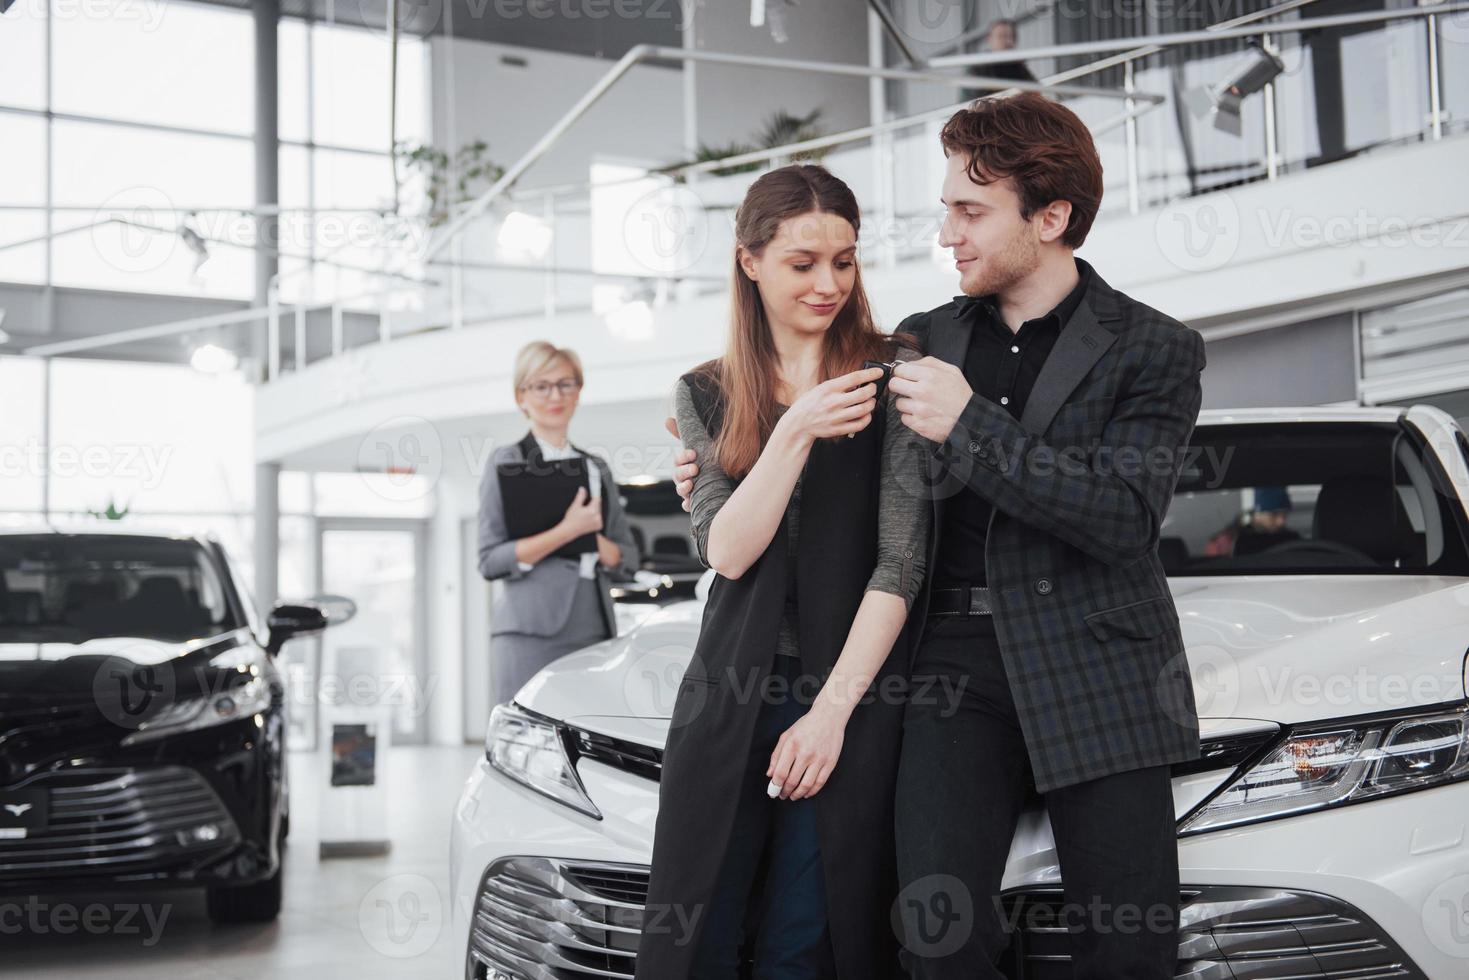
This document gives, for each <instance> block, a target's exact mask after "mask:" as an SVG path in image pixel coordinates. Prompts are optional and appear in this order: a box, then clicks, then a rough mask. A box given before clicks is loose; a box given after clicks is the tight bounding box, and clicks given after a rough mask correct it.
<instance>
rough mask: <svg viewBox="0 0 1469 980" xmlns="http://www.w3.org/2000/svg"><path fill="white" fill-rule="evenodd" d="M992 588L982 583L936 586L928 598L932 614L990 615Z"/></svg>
mask: <svg viewBox="0 0 1469 980" xmlns="http://www.w3.org/2000/svg"><path fill="white" fill-rule="evenodd" d="M994 611H995V610H994V606H992V605H990V590H989V589H987V588H985V587H984V586H982V585H976V586H966V587H957V588H956V587H937V586H936V587H935V588H934V590H933V593H932V594H931V595H930V596H929V599H928V614H929V615H930V616H990V615H993V614H994Z"/></svg>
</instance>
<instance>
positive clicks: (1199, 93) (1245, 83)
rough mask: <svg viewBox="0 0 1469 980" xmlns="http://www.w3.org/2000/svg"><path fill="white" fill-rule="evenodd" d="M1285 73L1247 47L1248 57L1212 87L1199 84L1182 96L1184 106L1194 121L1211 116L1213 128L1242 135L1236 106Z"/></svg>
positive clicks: (1260, 52) (1272, 58)
mask: <svg viewBox="0 0 1469 980" xmlns="http://www.w3.org/2000/svg"><path fill="white" fill-rule="evenodd" d="M1284 70H1285V65H1284V63H1282V62H1281V60H1280V59H1279V58H1278V57H1276V56H1275V55H1273V54H1271V53H1270V52H1269V51H1266V50H1265V49H1264V48H1262V47H1259V46H1258V45H1254V44H1252V45H1251V46H1250V53H1249V57H1248V58H1247V59H1245V60H1244V61H1242V62H1240V63H1239V64H1238V65H1237V66H1236V67H1235V68H1234V70H1233V71H1231V72H1230V73H1229V75H1228V76H1227V77H1226V78H1225V79H1224V81H1222V82H1219V83H1218V84H1216V85H1200V86H1198V87H1197V88H1191V89H1189V90H1188V91H1187V92H1185V93H1184V96H1183V101H1184V104H1185V105H1187V106H1188V107H1189V110H1190V111H1191V112H1192V113H1193V114H1194V115H1195V116H1196V117H1198V118H1200V119H1203V118H1205V117H1206V116H1209V115H1211V114H1212V115H1213V117H1214V127H1215V128H1216V129H1221V130H1223V131H1224V132H1226V133H1229V134H1230V135H1232V136H1239V135H1241V134H1242V133H1243V131H1244V127H1243V125H1242V122H1241V119H1240V107H1241V106H1242V105H1243V104H1244V100H1245V99H1246V98H1248V97H1249V96H1251V95H1254V94H1255V93H1256V92H1258V91H1260V90H1261V89H1262V88H1264V87H1265V86H1266V85H1268V84H1270V82H1271V81H1272V80H1273V79H1274V78H1275V76H1276V75H1279V74H1280V73H1281V72H1282V71H1284Z"/></svg>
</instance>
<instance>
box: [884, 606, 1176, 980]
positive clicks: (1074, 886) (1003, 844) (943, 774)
mask: <svg viewBox="0 0 1469 980" xmlns="http://www.w3.org/2000/svg"><path fill="white" fill-rule="evenodd" d="M912 673H913V682H914V683H913V688H912V689H913V691H914V692H915V696H914V697H913V698H912V699H911V700H910V702H909V704H908V707H907V709H906V712H905V715H904V719H903V755H902V761H901V763H900V765H899V769H898V799H897V846H898V877H899V883H900V885H901V886H902V887H903V889H904V891H903V892H902V894H901V896H900V906H901V908H900V912H901V913H902V922H903V928H902V932H903V933H904V935H903V937H902V939H903V946H904V948H903V949H902V951H901V952H900V954H899V955H900V958H901V960H902V963H903V968H904V970H905V971H906V973H907V974H908V976H909V977H912V978H914V980H930V978H950V977H955V978H957V977H963V978H965V980H979V978H986V977H989V978H999V977H1001V976H1003V975H1002V974H1001V973H1000V972H999V970H998V969H997V968H996V967H995V965H994V964H995V963H996V962H997V961H998V960H999V958H1000V956H1001V954H1002V953H1003V952H1004V951H1005V948H1006V946H1007V945H1008V943H1009V936H1008V935H1007V932H1006V928H1005V924H1006V920H1005V919H1004V918H1002V914H1001V912H1002V910H1001V909H1000V908H999V907H998V905H997V903H996V899H995V896H998V895H999V893H1000V883H1001V878H1002V877H1003V875H1004V872H1005V862H1006V858H1007V856H1008V855H1009V852H1010V842H1011V838H1012V837H1013V836H1014V833H1015V826H1016V822H1017V820H1018V819H1019V815H1020V811H1021V808H1022V806H1023V805H1024V803H1025V800H1026V796H1027V795H1029V793H1033V792H1034V790H1033V789H1031V788H1030V787H1033V786H1034V782H1033V779H1032V776H1031V772H1030V763H1029V760H1028V757H1027V756H1026V751H1025V740H1024V738H1023V736H1022V734H1021V730H1020V722H1019V719H1018V717H1017V715H1016V711H1015V702H1014V700H1013V699H1012V697H1011V695H1010V684H1009V681H1008V679H1007V678H1006V675H1005V666H1004V662H1003V661H1002V660H1001V658H1000V649H999V645H998V641H997V639H996V636H995V625H994V619H993V617H990V616H970V617H966V616H948V617H941V618H940V617H934V618H930V619H929V620H928V622H927V624H926V630H925V633H924V637H923V640H922V642H921V643H920V645H919V649H918V653H917V656H916V657H915V660H914V664H913V672H912ZM927 678H934V679H935V681H933V682H928V681H926V679H927ZM940 678H947V683H948V684H949V685H951V686H949V687H947V688H945V687H943V686H942V684H941V683H939V682H938V679H940ZM925 682H927V683H929V685H930V686H929V688H928V689H929V690H930V691H943V690H949V691H953V690H955V689H956V688H957V687H958V685H959V684H960V683H961V682H962V683H963V685H964V686H963V688H962V695H961V696H960V697H959V698H958V699H957V710H955V706H954V704H953V703H952V702H953V701H954V699H953V698H952V697H940V696H931V697H928V698H923V699H920V698H918V697H917V696H916V695H917V692H920V691H922V690H923V689H924V684H925ZM1045 804H1046V809H1047V811H1048V812H1049V815H1050V819H1051V827H1052V829H1053V831H1054V832H1055V840H1056V854H1057V857H1058V858H1059V860H1060V864H1061V872H1062V877H1063V885H1064V891H1065V906H1064V907H1063V915H1064V918H1063V919H1062V920H1061V924H1063V925H1065V926H1066V927H1067V928H1068V932H1069V939H1070V951H1071V955H1072V962H1073V969H1074V974H1073V975H1074V976H1075V977H1076V980H1120V978H1124V977H1125V978H1127V980H1171V978H1172V977H1173V974H1174V969H1175V966H1176V963H1177V956H1178V939H1177V921H1178V841H1177V837H1176V835H1175V827H1174V814H1173V794H1172V789H1171V780H1170V777H1169V767H1167V766H1156V767H1153V768H1149V769H1139V770H1135V771H1132V772H1125V773H1119V774H1116V775H1111V776H1104V777H1101V778H1099V779H1095V780H1091V781H1089V782H1085V783H1080V784H1076V785H1072V786H1066V787H1063V788H1061V789H1057V790H1053V791H1051V792H1049V793H1047V794H1045Z"/></svg>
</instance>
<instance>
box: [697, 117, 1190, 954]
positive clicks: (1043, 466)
mask: <svg viewBox="0 0 1469 980" xmlns="http://www.w3.org/2000/svg"><path fill="white" fill-rule="evenodd" d="M940 138H941V141H942V143H943V146H944V152H945V155H946V157H947V161H948V162H947V168H946V173H945V178H944V186H943V192H942V203H943V205H944V208H945V211H946V216H945V220H944V225H943V229H942V231H941V233H940V244H941V245H943V246H944V247H946V248H949V249H951V250H952V251H953V254H954V258H955V265H956V266H957V268H958V270H959V274H960V289H961V291H962V293H963V295H961V296H957V297H955V299H954V301H953V302H951V303H946V304H944V305H943V306H940V307H938V308H936V309H934V310H930V311H928V312H926V313H918V314H914V315H913V316H910V317H908V318H907V319H905V320H904V321H903V322H902V323H901V324H900V325H899V327H898V329H899V331H904V332H908V333H912V334H915V335H916V336H918V337H919V339H920V340H921V342H922V343H923V344H924V345H925V349H926V350H927V352H928V355H929V356H927V357H924V358H922V359H921V360H917V361H912V362H909V363H906V364H903V365H901V366H899V367H898V368H897V370H896V372H895V375H894V377H893V379H892V381H891V385H892V389H893V391H894V392H895V393H896V394H897V395H898V396H899V398H898V400H897V403H896V404H897V407H898V410H899V411H900V412H901V413H902V415H903V421H904V423H905V424H906V425H908V426H909V427H910V428H911V429H913V430H914V431H915V432H917V433H919V434H920V435H922V436H924V437H925V438H926V439H928V440H930V441H931V442H932V443H933V444H934V450H933V453H932V458H931V459H930V460H929V461H928V469H929V473H928V474H927V477H928V480H929V481H930V486H931V490H930V493H931V495H932V498H933V506H934V528H935V534H934V541H933V543H932V545H931V546H930V558H929V566H928V567H929V568H930V569H932V573H931V574H930V575H929V576H928V580H929V582H930V583H931V584H930V585H929V586H927V587H926V588H925V591H924V594H923V595H922V596H921V597H920V599H919V600H918V601H917V602H915V603H914V607H913V615H914V616H915V617H917V623H918V624H921V629H919V628H915V629H914V630H913V631H912V633H913V634H915V635H918V636H919V637H920V638H919V640H918V642H917V644H916V648H915V651H914V654H913V664H912V675H913V685H912V688H911V690H912V691H913V692H915V694H916V692H918V691H921V690H951V691H952V690H956V689H960V690H962V695H961V699H960V702H959V707H958V710H957V711H955V710H954V709H953V706H952V705H951V704H950V703H948V702H947V701H945V700H944V699H936V698H932V697H930V698H918V697H916V696H914V697H912V698H911V699H910V701H909V704H908V707H907V710H906V714H905V719H904V736H903V738H904V741H903V749H902V762H901V765H900V770H899V776H898V800H897V820H896V832H897V846H898V872H899V878H900V882H899V883H900V885H901V886H902V887H903V892H902V895H901V896H900V899H899V903H898V905H899V907H898V908H897V909H896V910H895V912H896V913H897V914H898V918H899V919H900V921H901V923H902V931H903V937H902V938H903V943H904V949H903V951H902V958H903V966H904V968H905V970H906V971H907V972H908V974H909V975H910V976H911V977H913V978H914V980H928V978H949V977H964V978H975V977H994V978H998V977H1000V976H1001V974H1000V972H999V971H998V970H997V969H996V967H995V965H994V964H995V963H996V961H997V960H998V958H999V956H1000V954H1001V953H1002V952H1003V951H1004V948H1005V946H1006V945H1007V942H1008V938H1007V936H1006V935H1005V929H1004V927H1003V925H1002V922H1003V920H1002V917H1001V911H1002V910H1001V909H1000V908H999V906H998V903H997V902H996V900H995V896H997V895H998V894H999V892H1000V887H1001V878H1002V875H1003V873H1004V870H1005V863H1006V858H1007V855H1008V853H1009V850H1010V844H1011V839H1012V837H1013V835H1014V831H1015V827H1016V823H1017V820H1018V816H1019V813H1020V810H1021V808H1022V806H1023V805H1024V803H1025V800H1026V797H1027V795H1028V794H1029V792H1030V791H1031V787H1032V786H1033V788H1034V790H1035V791H1038V792H1039V793H1040V794H1041V795H1042V796H1043V798H1044V802H1045V806H1046V809H1047V811H1048V813H1049V816H1050V821H1051V826H1052V829H1053V831H1054V834H1055V841H1056V853H1057V857H1058V858H1059V861H1060V866H1061V876H1062V881H1063V886H1064V892H1065V896H1064V898H1065V901H1064V905H1063V909H1062V917H1061V920H1060V924H1062V925H1063V926H1065V927H1067V928H1068V930H1069V931H1070V933H1071V935H1070V940H1071V954H1072V959H1073V969H1074V974H1073V975H1074V976H1075V977H1077V978H1078V980H1102V978H1106V980H1117V978H1123V977H1125V978H1127V980H1165V978H1171V977H1172V976H1173V974H1174V968H1175V965H1176V959H1177V951H1178V949H1177V912H1178V897H1179V895H1178V887H1179V882H1178V853H1177V841H1176V836H1175V814H1174V806H1173V796H1172V791H1171V782H1170V775H1169V769H1170V765H1171V764H1172V763H1175V762H1181V761H1185V760H1189V759H1193V758H1197V757H1198V754H1199V745H1198V718H1197V713H1196V709H1195V705H1194V696H1193V688H1192V684H1191V681H1190V677H1189V672H1188V666H1187V662H1186V661H1185V659H1184V657H1183V643H1182V639H1181V636H1180V629H1179V623H1178V616H1177V612H1176V610H1175V608H1174V605H1173V599H1172V596H1171V595H1170V594H1169V592H1168V587H1167V581H1166V579H1165V577H1164V573H1163V567H1162V564H1161V563H1160V561H1159V559H1158V554H1157V546H1158V539H1159V531H1160V528H1161V525H1162V521H1163V516H1164V514H1165V512H1166V511H1167V509H1168V504H1169V502H1170V501H1171V499H1172V496H1173V491H1174V488H1175V486H1176V484H1177V479H1178V475H1179V469H1180V467H1181V463H1182V460H1183V456H1184V453H1183V450H1184V447H1185V446H1186V444H1187V442H1188V439H1189V435H1190V434H1191V432H1192V430H1193V426H1194V423H1195V421H1196V420H1197V416H1198V410H1199V404H1200V401H1201V390H1200V384H1199V375H1200V372H1201V371H1202V369H1203V367H1204V345H1203V340H1202V338H1201V337H1200V335H1199V334H1198V333H1197V332H1195V331H1193V330H1190V329H1188V328H1186V327H1184V326H1183V325H1181V324H1179V323H1178V322H1177V321H1175V320H1172V319H1170V318H1169V317H1167V316H1165V315H1163V314H1161V313H1159V312H1158V311H1156V310H1153V309H1150V308H1149V307H1147V306H1144V305H1143V304H1141V303H1138V302H1137V301H1135V300H1133V299H1132V298H1130V297H1128V296H1126V295H1125V294H1123V293H1120V292H1118V291H1116V290H1114V289H1112V288H1111V287H1110V286H1108V285H1107V283H1106V282H1105V281H1103V279H1102V278H1101V276H1100V275H1098V274H1097V272H1096V271H1095V270H1093V269H1092V268H1091V266H1090V265H1088V264H1087V263H1085V262H1083V261H1080V260H1078V259H1075V258H1074V256H1073V251H1074V250H1075V249H1076V248H1078V247H1080V246H1081V244H1082V243H1083V242H1084V241H1085V239H1086V235H1087V233H1088V231H1089V230H1090V228H1091V225H1092V221H1093V219H1094V218H1095V216H1096V212H1097V208H1098V206H1099V204H1100V202H1101V196H1102V173H1101V164H1100V161H1099V160H1098V158H1097V153H1096V149H1095V146H1094V145H1093V143H1092V139H1091V135H1090V133H1089V132H1088V131H1087V129H1086V127H1085V125H1084V124H1083V123H1082V122H1081V120H1079V119H1078V118H1077V117H1076V116H1075V114H1073V113H1072V112H1071V111H1070V110H1068V109H1066V108H1064V107H1062V106H1060V105H1059V104H1057V103H1054V102H1051V101H1050V100H1048V99H1046V98H1044V97H1043V96H1040V95H1037V94H1035V93H1022V94H1020V95H1016V96H1014V97H1010V98H1005V99H990V100H984V101H981V102H978V103H975V104H974V105H972V106H970V107H968V108H966V109H963V110H960V111H959V112H958V113H956V114H955V115H954V116H953V117H952V118H951V119H950V120H949V121H948V123H947V124H946V125H945V127H944V129H943V131H942V133H941V137H940ZM680 462H685V460H684V458H682V457H681V458H680ZM694 471H696V467H695V466H690V465H683V466H681V467H680V468H679V470H678V472H677V474H676V478H677V479H678V480H679V481H681V482H680V489H681V490H682V489H683V483H682V481H686V480H687V479H688V478H689V476H690V474H691V473H692V472H694ZM940 684H942V685H944V686H939V685H940ZM960 685H962V688H961V687H960ZM966 909H967V910H969V912H968V914H967V915H966V914H965V910H966Z"/></svg>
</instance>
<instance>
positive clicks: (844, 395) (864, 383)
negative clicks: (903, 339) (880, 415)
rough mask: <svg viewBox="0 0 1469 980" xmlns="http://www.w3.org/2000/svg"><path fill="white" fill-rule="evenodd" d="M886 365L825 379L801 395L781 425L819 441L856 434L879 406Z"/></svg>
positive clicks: (778, 425) (864, 426)
mask: <svg viewBox="0 0 1469 980" xmlns="http://www.w3.org/2000/svg"><path fill="white" fill-rule="evenodd" d="M881 377H882V368H867V369H866V370H863V371H853V372H852V373H851V374H844V375H842V376H841V377H839V378H832V379H831V380H830V381H824V382H822V383H821V384H819V385H817V386H816V387H815V388H812V389H811V390H810V391H808V392H806V393H805V394H804V395H802V396H801V397H800V398H797V399H796V400H795V402H794V403H793V404H792V405H791V407H790V408H788V409H787V410H786V413H785V414H784V415H783V416H781V419H780V421H779V422H778V423H776V425H777V428H780V427H782V426H783V427H785V428H786V430H787V431H788V432H792V433H799V434H801V435H802V436H804V437H806V438H808V439H810V440H811V441H813V442H814V441H815V440H817V439H832V438H835V437H837V436H848V435H854V434H855V433H858V432H861V431H862V430H863V429H865V428H867V426H868V424H869V423H870V422H871V421H872V412H873V410H874V409H875V408H877V385H876V384H875V383H874V382H876V381H877V380H878V379H879V378H881Z"/></svg>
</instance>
